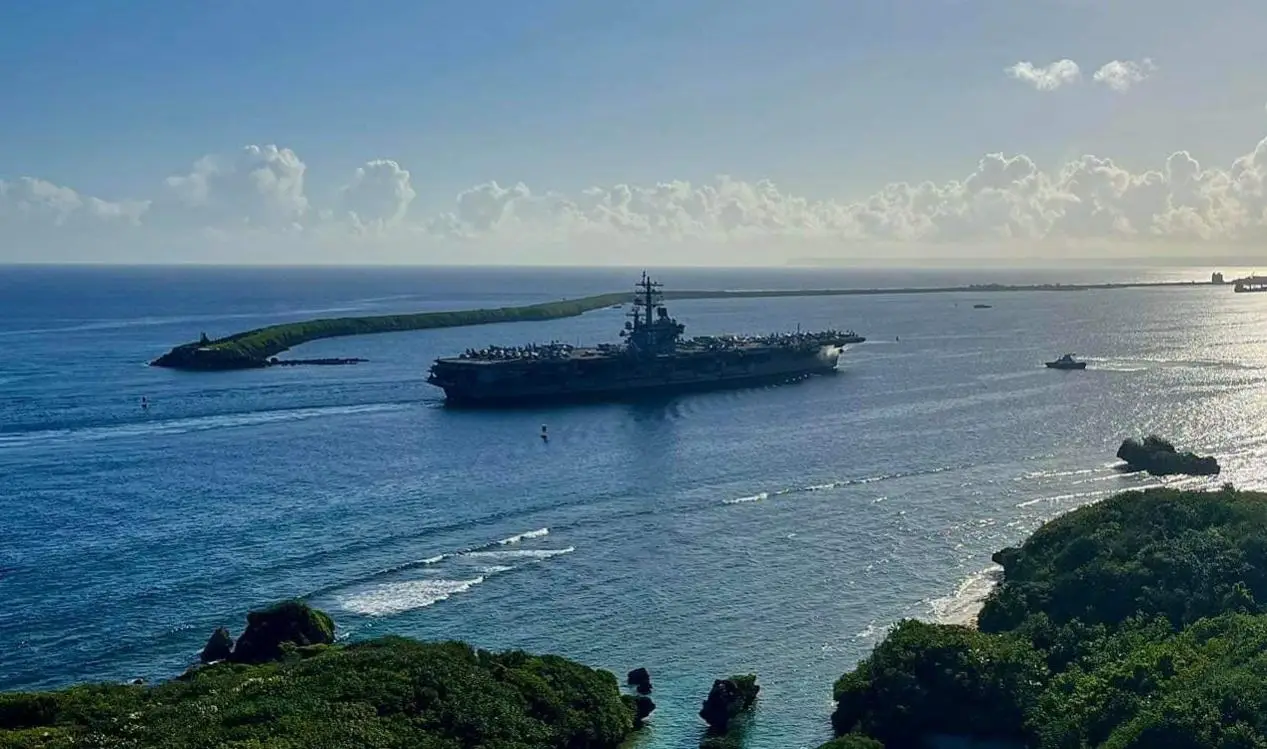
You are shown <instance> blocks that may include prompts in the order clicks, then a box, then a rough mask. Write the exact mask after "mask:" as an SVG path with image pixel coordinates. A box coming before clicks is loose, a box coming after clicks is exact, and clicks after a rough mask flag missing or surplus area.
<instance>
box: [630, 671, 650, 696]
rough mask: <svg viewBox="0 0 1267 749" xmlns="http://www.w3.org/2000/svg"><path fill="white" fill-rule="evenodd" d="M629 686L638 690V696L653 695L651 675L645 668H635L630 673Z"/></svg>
mask: <svg viewBox="0 0 1267 749" xmlns="http://www.w3.org/2000/svg"><path fill="white" fill-rule="evenodd" d="M627 681H628V683H629V686H631V687H633V688H635V689H637V690H638V694H651V674H650V673H648V672H647V669H645V668H635V669H634V670H632V671H630V672H629V677H628V679H627Z"/></svg>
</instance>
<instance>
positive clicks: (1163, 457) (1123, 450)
mask: <svg viewBox="0 0 1267 749" xmlns="http://www.w3.org/2000/svg"><path fill="white" fill-rule="evenodd" d="M1117 457H1118V459H1120V460H1123V461H1125V462H1126V465H1127V466H1128V467H1129V468H1131V469H1132V470H1136V471H1147V472H1148V473H1150V474H1152V475H1154V476H1172V475H1177V474H1182V475H1188V476H1213V475H1216V474H1218V472H1219V470H1220V469H1219V462H1218V461H1217V460H1215V459H1214V458H1213V457H1210V456H1207V457H1201V456H1198V455H1196V454H1195V453H1191V452H1182V453H1181V452H1179V451H1178V450H1176V449H1175V446H1174V445H1172V444H1171V443H1170V442H1168V441H1166V440H1164V439H1162V438H1161V437H1157V436H1149V437H1145V438H1144V440H1143V441H1142V442H1141V441H1139V440H1135V439H1127V440H1123V442H1122V446H1121V447H1119V448H1118V449H1117Z"/></svg>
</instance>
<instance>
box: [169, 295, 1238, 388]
mask: <svg viewBox="0 0 1267 749" xmlns="http://www.w3.org/2000/svg"><path fill="white" fill-rule="evenodd" d="M1216 285H1220V284H1214V283H1212V282H1211V281H1138V282H1121V283H1093V284H1061V283H1046V284H1000V283H987V284H970V285H967V286H940V287H938V286H928V287H925V286H914V287H901V288H860V289H764V290H761V289H752V290H683V291H666V292H664V299H665V300H666V301H668V300H689V299H770V298H779V297H816V296H885V295H902V294H965V293H1001V292H1036V291H1045V292H1072V291H1103V290H1115V289H1138V288H1204V287H1208V286H1216ZM1227 285H1228V286H1230V284H1227ZM632 299H633V292H612V293H608V294H595V295H592V296H586V297H579V298H576V299H561V300H559V301H557V302H544V303H540V304H529V305H524V306H519V307H497V308H490V309H474V310H454V311H449V312H421V313H416V314H402V315H377V316H371V317H340V318H325V319H318V320H303V321H299V322H290V323H281V324H278V325H270V326H268V327H264V328H257V329H255V330H248V331H244V332H242V333H235V334H233V335H229V336H225V337H223V338H217V339H205V340H200V341H195V342H192V343H185V344H181V345H179V346H176V347H174V348H172V350H171V351H169V352H167V353H166V354H163V355H162V356H160V357H158V358H157V359H155V360H154V361H152V362H150V365H151V366H155V367H166V368H169V369H179V370H186V371H198V372H212V371H229V370H241V369H262V368H265V367H269V366H273V365H280V364H285V363H286V362H282V361H280V360H276V359H275V357H277V355H278V354H281V353H283V352H285V351H288V350H290V349H291V348H294V347H295V346H299V345H302V344H304V343H309V342H311V341H316V340H321V339H323V338H340V337H347V336H356V335H372V334H376V333H394V332H403V331H410V330H430V329H434V328H457V327H466V326H471V325H490V324H493V323H503V322H527V321H544V320H558V319H562V318H565V317H576V316H578V315H583V314H585V313H586V312H591V311H594V310H598V309H603V308H605V307H612V306H616V305H623V304H628V303H629V302H631V301H632Z"/></svg>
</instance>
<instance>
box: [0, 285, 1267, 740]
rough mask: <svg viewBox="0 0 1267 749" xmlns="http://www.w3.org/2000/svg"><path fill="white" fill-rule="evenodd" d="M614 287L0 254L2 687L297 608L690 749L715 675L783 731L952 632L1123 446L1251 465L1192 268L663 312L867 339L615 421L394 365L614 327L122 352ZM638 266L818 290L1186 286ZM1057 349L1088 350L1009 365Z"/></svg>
mask: <svg viewBox="0 0 1267 749" xmlns="http://www.w3.org/2000/svg"><path fill="white" fill-rule="evenodd" d="M639 270H640V269H638V270H631V269H549V270H546V269H488V270H474V269H460V268H449V269H435V268H431V269H428V268H414V269H399V268H390V269H389V268H377V269H349V268H324V269H316V268H312V269H294V268H292V269H283V268H254V269H245V268H189V267H181V268H174V267H172V268H97V267H66V268H41V267H9V268H0V512H2V513H3V518H4V522H2V523H0V600H3V601H4V602H5V605H4V606H3V607H0V689H2V690H14V689H35V688H48V687H57V686H62V685H67V684H71V683H75V682H80V681H85V680H115V681H118V680H128V679H132V678H136V677H144V678H147V679H161V678H169V677H172V676H175V675H177V674H179V673H180V672H181V671H182V670H183V669H184V668H186V667H187V666H189V665H190V664H192V663H193V662H194V661H195V660H196V658H197V653H198V651H199V650H200V648H201V647H202V645H203V643H204V642H205V641H206V638H207V637H208V635H210V633H211V631H212V630H213V629H214V628H215V627H216V626H218V625H226V626H229V627H230V629H232V630H234V631H235V632H236V631H239V630H240V629H241V626H242V624H243V622H244V617H245V614H246V612H247V611H248V610H249V609H251V608H253V607H259V606H261V605H264V604H267V603H270V602H272V601H275V600H278V599H281V598H285V597H291V596H300V597H303V598H305V599H307V600H308V601H309V602H311V603H312V604H313V605H315V606H318V607H319V608H322V609H324V610H326V611H328V612H329V613H330V614H331V615H332V616H333V617H334V619H335V622H336V625H337V627H338V631H339V637H340V638H344V639H348V640H356V639H360V638H366V637H374V636H376V635H381V634H387V633H391V634H401V635H408V636H413V637H418V638H423V639H461V640H465V641H468V642H471V643H473V644H475V645H478V646H480V647H484V648H492V649H503V648H522V649H526V650H530V651H538V652H552V653H559V654H562V655H566V656H569V657H572V658H575V659H577V660H580V661H582V662H585V663H587V664H590V665H593V666H599V667H603V668H607V669H610V670H612V671H613V672H615V673H616V674H617V675H618V676H619V677H620V679H621V680H622V681H623V677H624V674H625V672H626V671H628V670H629V669H632V668H634V667H637V666H645V667H646V668H648V669H649V670H650V672H651V674H652V679H653V682H654V684H655V692H654V694H653V697H654V699H655V701H656V703H657V705H658V710H657V712H656V714H655V715H654V717H653V719H652V721H651V725H650V727H649V728H648V729H647V731H646V732H645V735H644V736H642V737H640V738H639V739H638V741H637V742H636V744H635V745H636V746H638V747H645V748H646V749H666V748H674V749H677V748H679V747H680V748H682V749H686V748H687V747H691V748H694V747H696V746H698V742H699V737H700V735H701V732H702V729H703V723H702V722H701V721H700V720H699V719H698V718H697V717H696V714H695V713H696V711H697V710H698V709H699V706H700V704H701V702H702V700H703V698H704V696H705V695H706V694H707V692H708V689H709V687H710V685H711V684H712V681H713V679H715V678H719V677H723V676H726V675H729V674H732V673H745V672H755V673H756V674H757V675H758V679H759V683H760V684H761V686H762V690H761V697H760V701H759V705H758V707H757V709H756V712H755V713H754V714H753V716H752V720H751V722H750V725H749V730H748V735H747V744H746V745H747V746H748V747H750V749H788V748H794V747H814V746H817V745H818V743H820V742H822V741H825V740H826V739H827V738H829V736H830V723H829V715H830V712H831V709H832V704H831V690H832V683H833V681H834V680H835V679H836V678H837V677H839V676H840V675H841V674H842V673H844V672H845V671H847V670H849V669H850V668H852V667H853V666H854V664H855V663H856V662H857V661H858V660H859V659H860V658H862V657H864V656H865V655H866V653H867V652H868V651H869V649H870V648H871V647H872V646H874V645H875V644H876V643H877V642H878V641H879V639H880V638H882V637H883V634H884V631H885V629H886V627H887V626H889V625H890V624H892V623H893V622H895V621H896V620H898V619H900V618H903V617H919V618H924V619H928V620H935V621H947V622H963V621H968V620H970V619H971V617H972V614H973V613H974V611H975V608H974V607H975V606H976V605H977V604H978V603H979V601H980V599H981V597H982V596H983V595H984V594H985V593H986V592H987V591H988V590H989V587H990V585H991V583H992V580H993V575H994V570H993V569H992V565H991V562H990V555H991V553H992V552H993V551H995V550H997V549H999V548H1001V547H1003V546H1006V545H1009V544H1015V543H1017V542H1019V541H1021V540H1022V539H1023V538H1024V537H1025V536H1026V535H1027V534H1028V533H1030V532H1031V531H1032V530H1033V529H1034V528H1036V527H1037V526H1038V525H1039V524H1041V523H1042V522H1044V521H1045V520H1047V519H1050V518H1052V517H1054V516H1056V515H1058V514H1060V513H1062V512H1066V511H1068V510H1070V509H1072V508H1075V507H1077V506H1079V505H1082V504H1086V503H1089V502H1094V501H1096V499H1098V498H1102V497H1104V496H1107V495H1109V494H1111V493H1113V492H1116V491H1120V490H1125V489H1135V488H1141V487H1146V486H1154V485H1160V484H1161V483H1162V482H1161V481H1159V480H1157V479H1151V478H1147V477H1141V476H1138V475H1135V476H1132V475H1123V474H1121V473H1119V472H1118V471H1116V470H1114V468H1113V465H1114V463H1115V460H1114V452H1115V451H1116V448H1117V445H1118V443H1119V442H1120V441H1121V440H1122V439H1123V438H1125V437H1128V436H1143V435H1145V434H1147V433H1150V432H1157V433H1160V434H1163V435H1166V436H1168V437H1171V438H1172V439H1174V440H1175V441H1176V442H1177V443H1178V444H1179V445H1180V446H1181V447H1185V448H1191V449H1195V450H1197V451H1199V452H1209V453H1212V454H1214V455H1216V456H1218V458H1219V460H1220V461H1221V462H1222V464H1223V467H1224V471H1223V474H1222V475H1221V476H1219V477H1217V478H1216V479H1212V480H1211V479H1174V480H1170V481H1169V483H1170V484H1172V485H1177V486H1190V487H1200V486H1207V485H1211V484H1217V483H1222V482H1224V481H1232V482H1233V483H1235V484H1236V485H1237V486H1238V487H1246V488H1252V487H1255V486H1261V485H1262V484H1263V483H1264V477H1265V476H1267V471H1265V470H1264V468H1263V461H1262V458H1263V456H1264V455H1265V454H1267V419H1265V418H1264V416H1267V398H1264V394H1265V393H1267V390H1265V389H1264V383H1265V382H1267V346H1264V343H1267V294H1263V295H1258V294H1233V293H1231V290H1230V289H1229V288H1226V287H1225V288H1215V287H1200V288H1186V289H1130V290H1111V291H1083V292H1077V293H1070V292H1061V293H1046V292H1028V293H1026V292H1019V293H992V294H986V293H963V294H927V295H887V296H859V297H818V298H800V299H796V298H785V299H766V300H758V299H726V300H700V301H682V302H674V303H672V304H671V312H672V313H673V314H674V316H676V317H678V319H679V320H680V321H682V322H684V323H685V324H686V326H687V333H688V335H689V334H716V333H726V332H733V333H739V332H774V331H780V330H784V331H786V330H793V329H795V328H796V327H797V326H798V325H800V326H801V327H802V328H806V329H810V328H819V327H828V326H832V327H838V328H853V329H856V330H857V331H858V332H859V333H860V334H862V335H865V336H867V337H868V341H867V342H866V343H864V344H861V345H858V346H855V347H853V348H851V349H849V350H848V351H847V352H846V353H845V355H844V356H843V358H842V360H841V364H840V372H839V374H837V375H836V376H831V377H815V378H811V379H809V380H806V381H804V382H800V383H796V384H792V385H786V386H780V387H767V388H758V389H750V390H736V391H727V392H719V393H704V394H695V395H689V396H683V397H680V398H676V399H672V400H668V401H662V402H656V403H644V404H612V405H601V404H600V405H589V406H577V407H555V408H548V409H546V408H542V409H526V410H518V411H509V412H480V411H457V410H453V409H446V408H444V407H443V405H442V400H441V395H442V393H441V392H440V391H439V390H437V389H436V388H433V387H431V386H429V385H427V384H426V382H425V377H426V370H427V367H428V366H429V364H430V361H431V360H432V359H434V358H435V357H437V356H441V355H448V354H453V353H456V352H460V351H462V350H464V349H466V348H468V347H480V346H483V345H486V344H489V343H496V344H503V345H515V344H518V343H523V342H528V341H534V340H536V341H549V340H560V341H566V342H571V343H595V342H599V341H609V340H616V334H617V332H618V330H619V328H620V326H621V324H622V323H623V319H622V317H621V315H622V313H621V312H618V311H615V310H599V311H596V312H593V313H590V314H587V315H585V316H582V317H579V318H573V319H567V320H558V321H552V322H540V323H513V324H503V325H493V326H483V327H472V328H459V329H451V330H435V331H423V332H413V333H399V334H385V335H378V336H367V337H362V338H346V339H333V340H327V341H319V342H316V343H312V344H309V345H306V346H303V347H301V348H300V349H297V350H296V351H295V352H294V353H293V354H292V355H302V356H304V357H308V358H311V357H322V356H355V357H364V358H366V359H368V360H369V361H368V362H367V363H364V364H360V365H357V366H349V367H293V368H277V369H272V370H261V371H248V372H230V373H215V374H208V373H188V372H174V371H170V370H163V369H156V368H152V367H147V366H145V364H146V362H147V361H148V360H149V359H152V358H153V357H155V356H157V355H159V354H161V353H163V352H165V351H166V350H167V349H168V348H170V347H171V346H172V345H174V344H176V343H181V342H185V341H189V340H195V339H196V338H197V337H198V335H199V333H202V332H206V333H207V334H208V335H210V336H212V337H216V336H219V335H223V334H227V333H230V332H235V331H238V330H242V329H247V328H251V327H257V326H261V325H265V324H269V323H273V322H278V321H283V320H294V319H303V318H307V317H316V316H342V315H361V314H375V313H386V312H400V311H416V310H423V309H466V308H472V307H481V306H491V305H506V304H525V303H531V302H537V301H546V300H550V299H558V298H562V297H570V296H578V295H583V294H589V293H597V292H603V291H612V290H621V289H625V288H632V284H633V282H634V281H635V280H636V279H637V276H638V271H639ZM1225 270H1226V269H1225ZM657 275H659V276H660V277H661V280H663V281H664V282H665V283H666V286H667V287H668V288H679V289H685V288H798V287H800V288H804V287H814V288H824V287H844V286H867V287H873V286H874V287H892V286H942V285H949V284H959V283H974V282H991V281H999V282H1032V283H1042V282H1051V281H1064V282H1074V281H1099V280H1138V279H1156V278H1162V277H1167V278H1184V279H1197V278H1201V277H1203V276H1204V277H1208V271H1200V270H1194V271H1173V270H1172V271H1164V272H1162V271H1139V272H1135V271H1129V270H1120V271H1113V272H1112V273H1109V274H1108V275H1107V276H1106V272H1105V271H1098V272H1085V273H1074V272H1069V271H1063V272H1054V271H1053V272H1038V271H1031V272H1025V271H1012V272H1008V273H980V272H957V273H956V272H940V271H894V272H880V271H868V272H851V271H848V270H843V269H832V268H816V269H803V270H795V269H777V270H753V269H746V270H704V269H685V270H683V269H678V270H666V271H664V272H662V273H658V274H657ZM978 302H984V303H988V304H991V305H993V306H992V308H991V309H974V308H973V304H974V303H978ZM1065 352H1075V353H1077V354H1078V355H1079V356H1080V357H1082V358H1085V359H1087V360H1088V361H1089V362H1090V365H1091V366H1090V368H1089V369H1088V370H1086V371H1084V372H1060V371H1051V370H1047V369H1045V368H1044V367H1043V366H1042V362H1043V361H1045V360H1048V359H1051V358H1054V357H1056V356H1058V355H1060V354H1062V353H1065ZM143 397H144V398H146V399H147V400H148V402H149V404H150V407H149V408H148V409H145V410H143V409H141V407H140V401H141V398H143ZM543 424H545V425H548V428H549V433H550V440H549V441H548V442H543V441H542V440H541V439H540V438H539V436H538V435H539V432H540V429H541V426H542V425H543Z"/></svg>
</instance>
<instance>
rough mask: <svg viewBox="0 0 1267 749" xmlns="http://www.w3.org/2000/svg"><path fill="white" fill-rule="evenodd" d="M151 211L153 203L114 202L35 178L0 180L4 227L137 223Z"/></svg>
mask: <svg viewBox="0 0 1267 749" xmlns="http://www.w3.org/2000/svg"><path fill="white" fill-rule="evenodd" d="M148 209H149V201H137V200H128V201H121V202H114V203H112V202H108V201H105V200H101V199H100V198H94V197H91V196H87V197H86V196H83V195H80V194H79V193H77V192H75V191H74V190H72V189H71V188H69V187H63V186H60V185H55V184H53V183H52V182H47V181H45V180H42V179H35V178H33V177H19V178H18V179H16V180H14V181H12V182H5V181H4V180H0V225H8V224H10V223H27V224H36V225H51V226H67V225H92V224H95V225H100V224H102V223H125V224H137V223H139V222H140V219H141V216H142V215H143V214H144V213H145V211H146V210H148Z"/></svg>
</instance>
